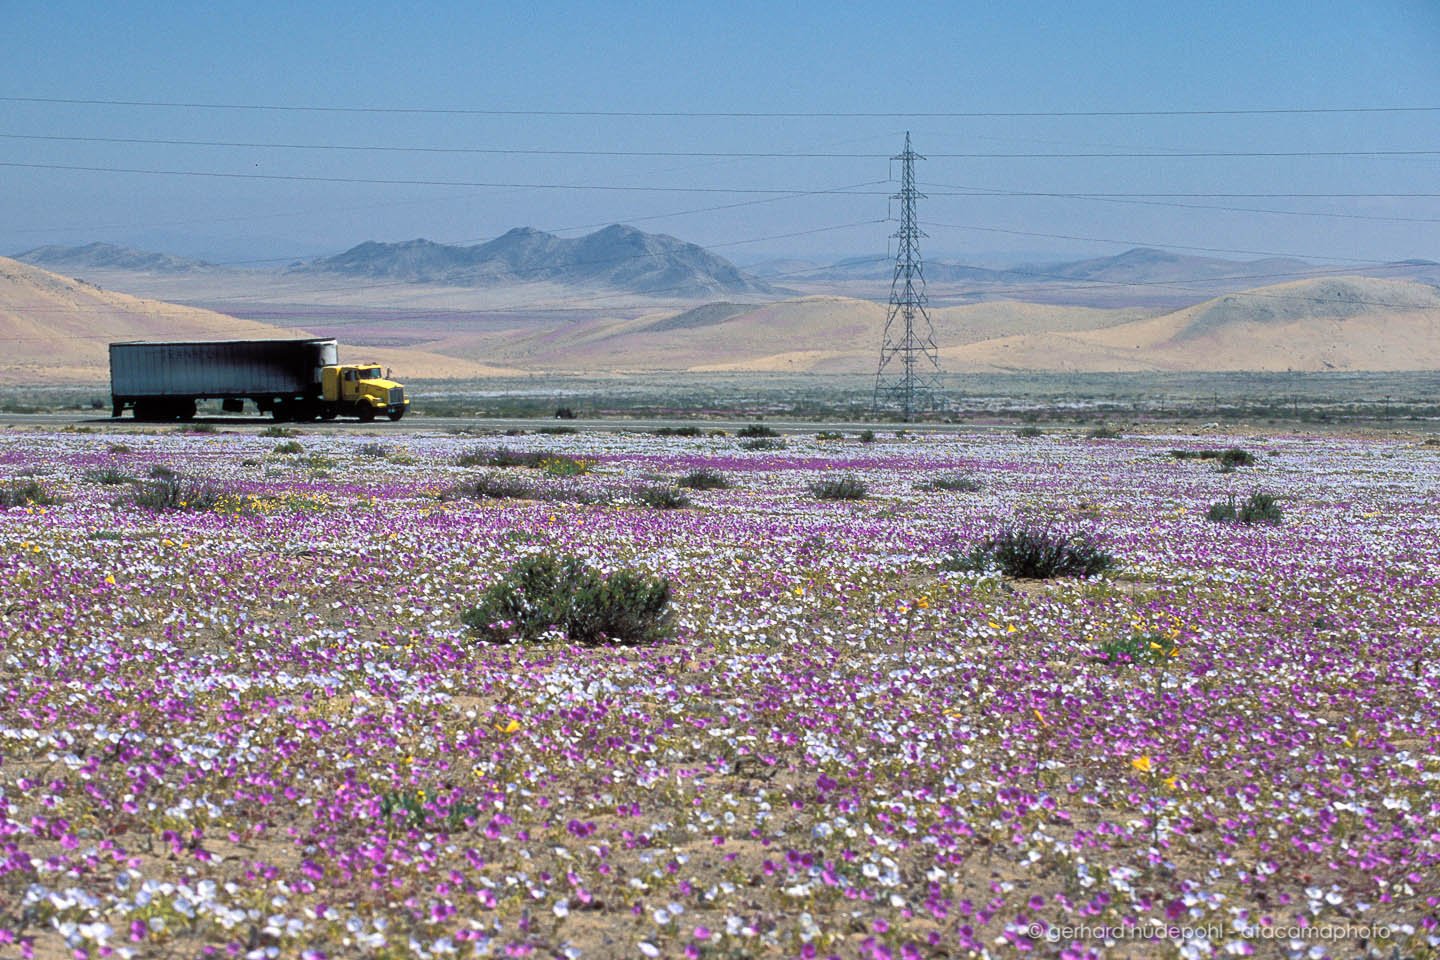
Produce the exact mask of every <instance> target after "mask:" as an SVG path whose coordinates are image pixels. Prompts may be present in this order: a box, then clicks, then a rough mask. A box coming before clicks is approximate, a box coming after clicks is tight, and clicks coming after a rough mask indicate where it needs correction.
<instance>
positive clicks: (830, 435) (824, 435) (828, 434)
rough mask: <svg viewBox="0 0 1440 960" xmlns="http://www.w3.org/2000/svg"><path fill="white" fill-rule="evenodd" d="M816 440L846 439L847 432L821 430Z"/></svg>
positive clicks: (816, 435)
mask: <svg viewBox="0 0 1440 960" xmlns="http://www.w3.org/2000/svg"><path fill="white" fill-rule="evenodd" d="M815 439H816V440H844V439H845V434H843V433H836V432H835V431H834V430H821V431H820V432H819V433H817V434H815Z"/></svg>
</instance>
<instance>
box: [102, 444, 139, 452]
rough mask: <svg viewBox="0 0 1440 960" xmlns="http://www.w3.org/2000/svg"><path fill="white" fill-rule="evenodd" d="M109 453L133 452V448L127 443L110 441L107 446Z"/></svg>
mask: <svg viewBox="0 0 1440 960" xmlns="http://www.w3.org/2000/svg"><path fill="white" fill-rule="evenodd" d="M106 449H108V450H109V451H110V452H111V453H134V452H135V451H134V449H133V448H132V447H131V446H130V445H129V444H127V443H112V444H110V446H109V447H107V448H106Z"/></svg>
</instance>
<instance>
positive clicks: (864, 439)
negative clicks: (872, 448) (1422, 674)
mask: <svg viewBox="0 0 1440 960" xmlns="http://www.w3.org/2000/svg"><path fill="white" fill-rule="evenodd" d="M860 442H861V443H874V442H875V431H874V430H861V431H860Z"/></svg>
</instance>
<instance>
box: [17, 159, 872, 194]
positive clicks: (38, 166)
mask: <svg viewBox="0 0 1440 960" xmlns="http://www.w3.org/2000/svg"><path fill="white" fill-rule="evenodd" d="M0 167H16V168H21V169H26V170H70V171H76V172H81V173H130V174H142V175H147V176H162V177H215V178H219V179H222V180H279V181H283V182H300V183H355V184H376V185H380V186H407V187H409V186H420V187H469V188H483V189H498V190H603V191H613V192H629V193H736V194H741V193H743V194H784V195H787V196H817V195H820V194H843V195H848V196H880V195H881V194H877V193H860V194H857V193H856V192H855V191H852V190H806V189H803V188H801V189H794V188H790V189H787V188H783V187H698V186H697V187H657V186H651V185H644V186H629V185H622V184H596V183H519V182H516V183H502V182H493V181H485V180H423V179H422V180H410V179H399V178H389V177H321V176H306V175H302V174H284V173H227V172H224V171H218V170H146V169H141V168H138V167H92V166H82V165H78V164H64V163H18V162H13V161H0ZM880 183H885V181H884V180H873V181H870V183H868V184H866V186H872V185H874V184H880Z"/></svg>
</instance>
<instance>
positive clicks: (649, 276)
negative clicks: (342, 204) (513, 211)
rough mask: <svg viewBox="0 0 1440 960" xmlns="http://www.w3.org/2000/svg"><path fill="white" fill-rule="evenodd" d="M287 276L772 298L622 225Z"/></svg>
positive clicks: (392, 247)
mask: <svg viewBox="0 0 1440 960" xmlns="http://www.w3.org/2000/svg"><path fill="white" fill-rule="evenodd" d="M291 269H292V270H294V271H301V272H320V273H333V274H342V275H345V276H351V277H371V278H376V279H385V280H403V281H407V282H411V283H430V284H440V285H444V286H465V287H469V286H498V285H502V284H516V283H555V284H560V285H563V286H573V287H610V288H614V289H617V290H628V291H631V292H633V293H646V294H664V295H667V296H672V297H701V296H711V295H716V294H734V293H752V294H771V293H775V292H776V291H775V290H774V289H773V288H772V287H771V286H770V285H769V284H767V283H765V282H764V281H762V280H759V279H756V278H755V277H751V276H749V275H748V274H746V273H743V272H742V271H741V270H740V268H738V267H736V266H735V265H734V264H733V263H731V262H730V261H728V260H726V259H724V258H722V257H717V256H715V255H714V254H713V253H710V252H709V251H707V250H706V249H705V248H704V247H700V246H697V245H696V244H693V243H686V242H685V241H683V240H677V239H675V238H674V237H671V236H667V235H665V234H658V233H645V232H644V231H641V230H636V229H635V228H634V227H627V226H622V225H620V224H614V225H612V226H608V227H606V228H605V229H603V230H597V231H596V232H594V233H591V234H587V235H586V236H583V237H577V238H575V239H573V240H572V239H565V238H562V237H557V236H555V235H554V234H552V233H546V232H544V231H543V230H535V229H533V228H531V227H517V228H515V229H514V230H511V231H509V232H507V233H505V234H504V235H502V236H500V237H497V238H495V239H494V240H491V241H490V242H488V243H482V244H479V245H477V246H473V247H462V246H453V245H450V244H443V243H433V242H431V241H429V240H409V241H406V242H404V243H376V242H373V241H371V242H368V243H362V244H360V245H359V246H356V247H351V248H350V249H349V250H346V251H345V252H344V253H342V254H339V255H338V256H334V257H324V258H322V259H319V260H312V261H310V262H309V263H305V264H301V265H297V266H295V267H292V268H291Z"/></svg>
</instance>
